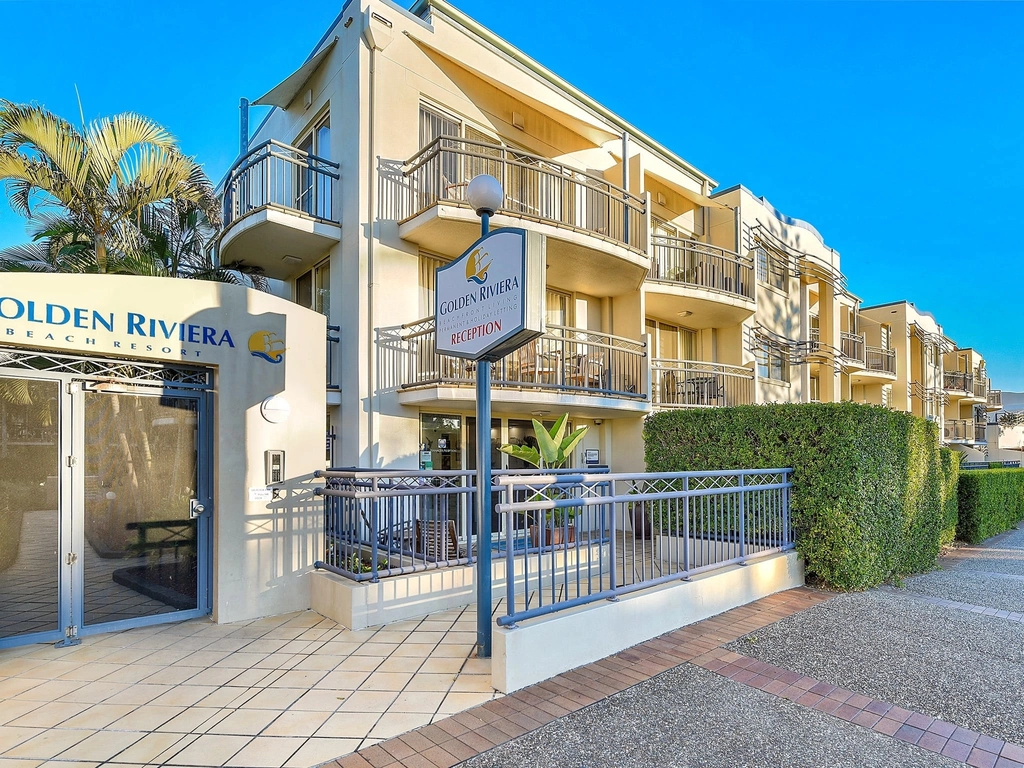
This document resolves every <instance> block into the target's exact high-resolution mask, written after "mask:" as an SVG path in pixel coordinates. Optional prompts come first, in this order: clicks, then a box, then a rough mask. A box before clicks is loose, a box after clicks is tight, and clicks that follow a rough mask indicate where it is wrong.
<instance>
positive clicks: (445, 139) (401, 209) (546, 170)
mask: <svg viewBox="0 0 1024 768" xmlns="http://www.w3.org/2000/svg"><path fill="white" fill-rule="evenodd" d="M480 174H489V175H491V176H493V177H495V178H496V179H497V180H498V181H500V182H501V187H502V189H503V190H504V192H505V198H504V200H503V201H502V204H501V208H500V209H498V211H497V212H496V213H498V214H508V215H511V216H518V217H521V218H524V219H531V220H533V221H537V222H541V223H544V224H552V225H554V226H556V227H565V228H568V229H572V230H575V231H578V232H584V233H586V234H589V235H594V236H596V237H600V238H602V239H605V240H610V241H612V242H614V243H618V244H619V245H624V246H626V247H627V248H630V249H632V250H634V251H637V252H639V253H643V254H645V255H646V249H647V203H646V201H645V200H644V199H643V198H640V197H638V196H636V195H633V194H631V193H629V192H627V191H626V190H624V189H622V188H621V187H617V186H615V185H614V184H611V183H609V182H608V181H606V180H605V179H603V178H601V177H600V176H596V175H593V174H589V173H585V172H584V171H580V170H578V169H576V168H572V167H570V166H568V165H564V164H562V163H559V162H556V161H554V160H549V159H548V158H546V157H542V156H540V155H533V154H530V153H529V152H522V151H519V150H513V149H509V148H508V147H504V146H501V145H498V144H491V143H488V142H485V141H475V140H471V139H462V138H459V137H453V136H440V137H438V138H437V139H434V140H433V141H432V142H430V143H429V144H427V145H426V146H425V147H423V149H421V150H420V151H419V152H417V153H416V154H415V155H413V156H412V157H411V158H409V159H408V160H407V161H405V162H404V163H403V162H401V161H397V160H382V161H381V166H380V178H381V185H380V209H381V213H380V215H381V218H382V219H390V220H395V221H406V220H408V219H410V218H412V217H413V216H416V215H417V214H419V213H422V212H423V211H425V210H427V209H429V208H430V207H431V206H433V205H436V204H438V203H448V204H455V205H461V206H466V207H468V206H469V203H468V202H467V201H466V187H467V186H468V185H469V181H470V180H471V179H472V178H473V177H475V176H479V175H480Z"/></svg>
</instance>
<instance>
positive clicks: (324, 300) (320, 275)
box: [295, 261, 331, 316]
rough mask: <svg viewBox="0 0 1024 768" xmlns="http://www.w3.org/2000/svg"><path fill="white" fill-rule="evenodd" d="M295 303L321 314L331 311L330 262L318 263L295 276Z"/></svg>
mask: <svg viewBox="0 0 1024 768" xmlns="http://www.w3.org/2000/svg"><path fill="white" fill-rule="evenodd" d="M295 303H296V304H299V305H301V306H303V307H307V308H308V309H312V310H315V311H317V312H319V313H320V314H323V315H328V316H330V313H331V262H330V261H325V262H323V263H322V264H318V265H317V266H315V267H313V269H311V270H309V272H306V273H305V274H303V275H299V277H297V278H295Z"/></svg>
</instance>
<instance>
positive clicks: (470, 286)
mask: <svg viewBox="0 0 1024 768" xmlns="http://www.w3.org/2000/svg"><path fill="white" fill-rule="evenodd" d="M484 180H487V181H485V182H484V183H485V184H486V183H490V184H491V188H490V189H488V190H485V196H486V193H488V192H489V193H490V198H489V199H488V200H484V201H482V203H483V204H474V208H475V209H476V211H477V213H478V214H479V215H480V219H481V230H482V236H481V238H480V239H479V240H477V241H476V242H475V243H473V245H471V246H470V247H469V250H467V251H466V252H465V253H463V254H462V256H460V257H459V258H457V259H456V260H455V261H453V262H451V263H450V264H446V265H445V266H443V267H439V268H438V270H437V279H436V286H437V289H436V291H435V297H436V298H435V306H434V323H435V331H436V338H437V342H436V351H437V354H439V355H450V356H453V357H461V358H464V359H467V360H474V361H476V363H477V366H476V490H477V492H476V499H477V504H476V516H477V561H476V562H477V575H476V580H477V605H476V611H477V655H478V656H479V657H480V658H489V657H490V655H491V363H492V362H495V361H497V360H500V359H501V358H502V357H504V356H505V355H507V354H509V353H511V352H513V351H514V350H516V349H518V348H519V347H521V346H523V345H524V344H526V343H528V342H529V341H531V340H533V339H535V338H536V337H537V336H539V335H541V334H542V333H543V332H544V314H543V302H542V297H543V295H544V240H543V238H542V237H541V236H540V235H539V234H537V233H536V232H528V231H526V230H523V229H513V228H506V229H499V230H496V231H495V232H493V233H492V232H490V227H489V225H490V217H491V215H492V214H493V213H494V210H495V209H496V208H498V207H499V206H500V203H501V187H500V185H498V182H497V180H495V179H493V178H491V177H480V176H478V177H476V178H475V179H473V181H472V182H470V188H469V191H468V196H469V198H470V203H471V204H473V200H474V195H473V193H474V183H476V182H478V181H484ZM479 186H480V185H479V184H478V185H477V187H478V188H479ZM495 187H496V189H497V191H496V192H495ZM495 200H496V201H495ZM510 576H511V574H510Z"/></svg>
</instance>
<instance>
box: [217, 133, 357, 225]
mask: <svg viewBox="0 0 1024 768" xmlns="http://www.w3.org/2000/svg"><path fill="white" fill-rule="evenodd" d="M338 168H339V166H338V164H337V163H332V162H331V161H330V160H325V159H324V158H322V157H317V156H316V155H311V154H309V153H308V152H303V151H302V150H301V149H296V148H295V147H291V146H289V145H287V144H282V143H281V142H279V141H274V140H273V139H271V140H270V141H265V142H263V143H262V144H260V145H259V146H257V147H254V148H253V149H252V150H250V151H249V153H248V154H246V155H244V156H243V157H241V158H239V159H238V160H237V161H236V162H235V164H234V165H233V166H232V167H231V170H230V171H228V179H227V182H226V183H225V185H224V227H225V229H226V228H227V227H228V226H229V225H230V224H231V223H232V222H233V221H235V220H237V219H241V218H242V217H244V216H246V215H247V214H249V213H252V212H253V211H255V210H258V209H260V208H264V207H266V206H278V207H280V208H287V209H289V210H292V211H296V212H298V213H304V214H306V215H307V216H312V217H313V218H316V219H321V220H324V221H334V220H335V219H334V211H333V206H334V182H335V181H336V180H337V179H338V178H340V177H339V175H338Z"/></svg>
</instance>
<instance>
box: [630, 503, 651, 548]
mask: <svg viewBox="0 0 1024 768" xmlns="http://www.w3.org/2000/svg"><path fill="white" fill-rule="evenodd" d="M629 521H630V523H632V525H633V537H634V538H636V539H650V538H651V532H652V531H653V530H654V526H653V525H651V519H650V517H648V516H647V505H646V504H642V503H633V504H630V506H629Z"/></svg>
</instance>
